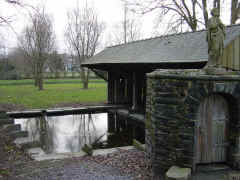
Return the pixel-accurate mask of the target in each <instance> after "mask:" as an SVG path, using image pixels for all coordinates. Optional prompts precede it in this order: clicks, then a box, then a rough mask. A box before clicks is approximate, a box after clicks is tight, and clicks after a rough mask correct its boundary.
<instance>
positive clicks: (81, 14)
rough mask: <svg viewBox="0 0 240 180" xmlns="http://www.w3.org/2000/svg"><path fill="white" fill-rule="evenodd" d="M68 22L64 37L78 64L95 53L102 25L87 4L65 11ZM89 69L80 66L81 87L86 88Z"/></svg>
mask: <svg viewBox="0 0 240 180" xmlns="http://www.w3.org/2000/svg"><path fill="white" fill-rule="evenodd" d="M67 16H68V23H67V26H66V30H65V38H66V41H67V43H68V47H69V51H70V52H73V55H74V56H75V57H76V58H77V60H78V62H79V64H80V65H82V63H83V62H84V61H86V60H88V59H89V58H90V57H92V56H93V55H94V54H95V51H96V48H97V47H98V45H99V38H100V35H101V34H102V32H103V29H104V25H103V23H102V22H100V21H99V20H98V17H97V14H96V12H95V10H94V9H93V8H91V7H88V6H87V5H86V6H85V7H84V8H80V7H79V6H76V7H75V8H74V9H72V10H71V11H69V12H68V13H67ZM89 73H90V71H89V69H87V68H81V72H80V74H81V80H82V82H83V88H84V89H87V88H88V79H89Z"/></svg>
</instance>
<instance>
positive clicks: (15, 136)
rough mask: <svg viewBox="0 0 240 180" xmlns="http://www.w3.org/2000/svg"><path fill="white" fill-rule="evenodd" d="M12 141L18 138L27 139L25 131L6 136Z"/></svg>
mask: <svg viewBox="0 0 240 180" xmlns="http://www.w3.org/2000/svg"><path fill="white" fill-rule="evenodd" d="M7 135H8V136H10V137H11V138H13V139H16V138H20V137H28V132H27V131H12V132H9V133H8V134H7Z"/></svg>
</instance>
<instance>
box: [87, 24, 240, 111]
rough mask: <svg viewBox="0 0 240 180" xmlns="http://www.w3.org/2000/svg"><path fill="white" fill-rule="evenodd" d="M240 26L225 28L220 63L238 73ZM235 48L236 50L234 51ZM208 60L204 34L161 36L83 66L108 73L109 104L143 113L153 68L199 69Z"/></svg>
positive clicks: (104, 54) (99, 56)
mask: <svg viewBox="0 0 240 180" xmlns="http://www.w3.org/2000/svg"><path fill="white" fill-rule="evenodd" d="M239 36H240V25H233V26H228V27H227V28H226V39H225V42H224V45H225V49H224V55H223V58H222V59H221V64H222V65H223V66H224V67H226V68H229V69H232V70H240V64H239V58H240V54H239V52H240V51H239V48H240V37H239ZM236 49H237V51H236ZM207 61H208V45H207V42H206V31H204V30H203V31H197V32H186V33H180V34H172V35H167V36H160V37H155V38H150V39H145V40H140V41H136V42H131V43H127V44H121V45H117V46H112V47H108V48H106V49H104V50H103V51H102V52H100V53H98V54H97V55H95V56H94V57H92V58H91V59H90V60H88V61H87V62H85V63H84V64H83V66H84V67H88V68H90V69H99V70H104V71H107V72H108V102H109V103H111V104H128V105H130V106H132V109H133V110H136V111H141V112H142V111H143V112H144V109H145V101H146V74H147V73H150V72H152V71H154V70H156V69H199V68H203V67H204V65H205V64H206V62H207Z"/></svg>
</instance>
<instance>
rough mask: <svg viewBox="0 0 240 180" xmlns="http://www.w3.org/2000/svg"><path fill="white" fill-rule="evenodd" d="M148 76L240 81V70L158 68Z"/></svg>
mask: <svg viewBox="0 0 240 180" xmlns="http://www.w3.org/2000/svg"><path fill="white" fill-rule="evenodd" d="M147 77H148V78H150V79H176V80H202V81H240V72H238V71H229V72H227V71H226V72H224V73H223V74H209V73H207V71H205V70H204V69H190V70H187V69H184V70H156V71H154V72H152V73H149V74H147Z"/></svg>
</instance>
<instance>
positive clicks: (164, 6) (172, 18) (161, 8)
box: [123, 0, 240, 32]
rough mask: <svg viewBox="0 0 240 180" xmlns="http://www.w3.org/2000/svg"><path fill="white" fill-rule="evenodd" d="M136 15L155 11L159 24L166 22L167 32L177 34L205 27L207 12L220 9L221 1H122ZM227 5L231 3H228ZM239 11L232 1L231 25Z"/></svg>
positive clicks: (237, 4)
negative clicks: (183, 28) (183, 30)
mask: <svg viewBox="0 0 240 180" xmlns="http://www.w3.org/2000/svg"><path fill="white" fill-rule="evenodd" d="M123 1H124V2H126V3H127V4H128V6H129V7H130V8H131V9H132V10H133V11H135V12H138V13H142V14H145V13H149V12H153V11H157V12H158V13H157V14H158V17H159V23H161V22H162V21H166V19H167V22H168V30H169V31H171V30H174V31H176V32H179V31H181V30H182V27H185V30H191V31H196V30H198V29H199V27H202V26H205V27H207V22H208V15H209V10H210V8H212V7H216V8H218V9H219V10H220V9H221V8H220V6H221V2H223V0H123ZM229 3H231V2H230V1H229ZM239 11H240V7H239V3H238V0H232V9H231V12H232V15H231V17H232V18H231V24H234V23H235V22H236V20H237V19H238V14H239Z"/></svg>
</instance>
